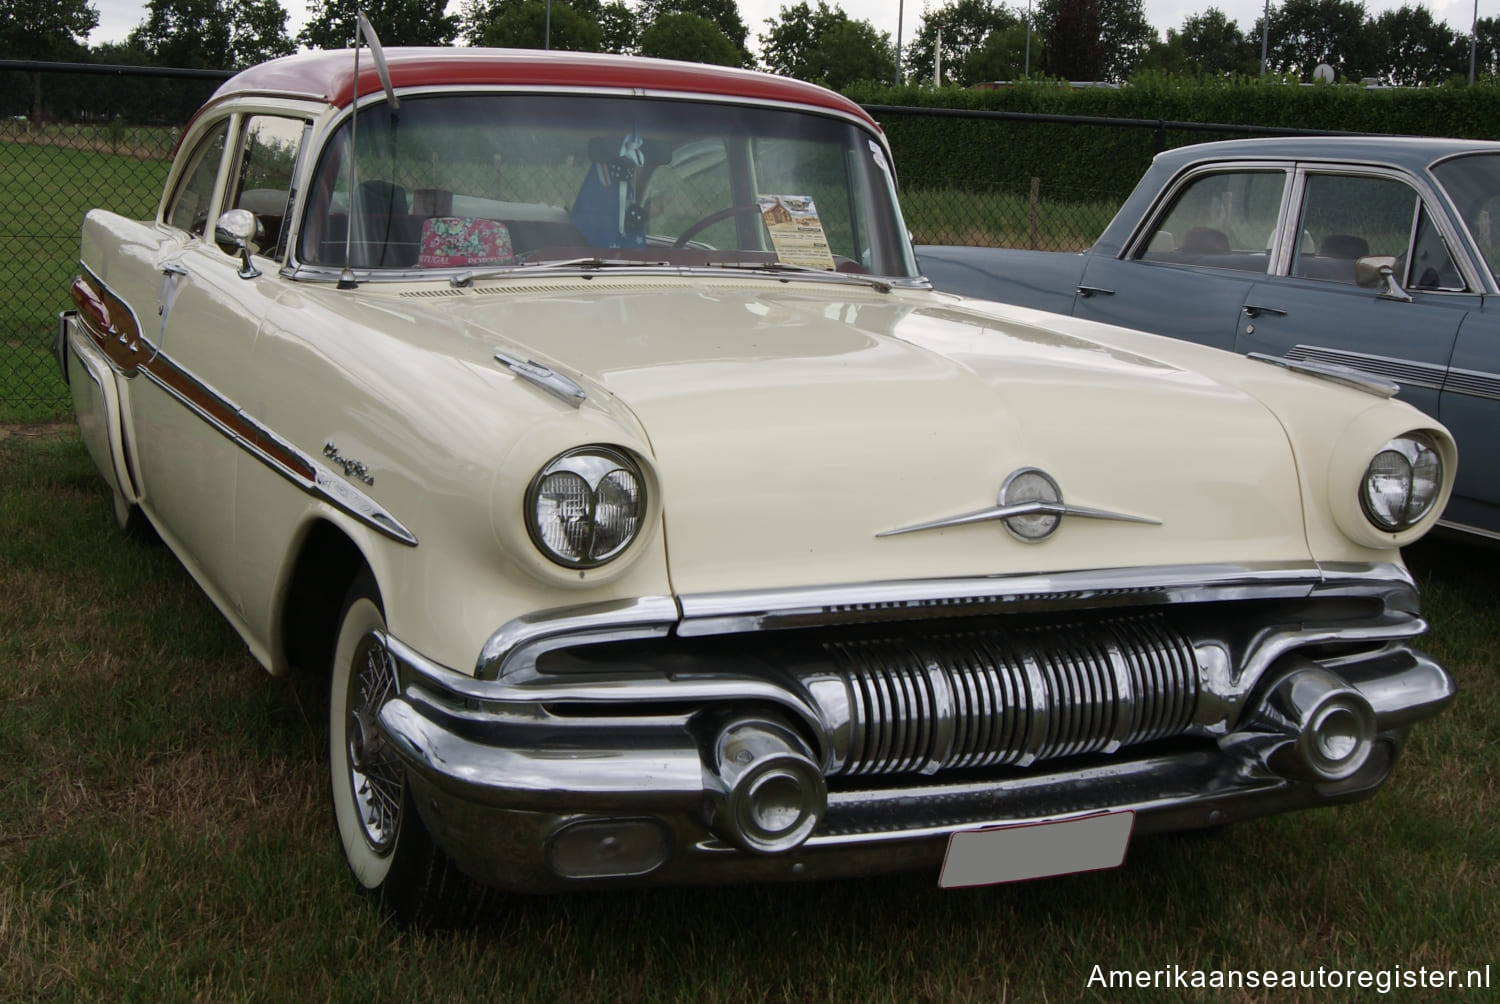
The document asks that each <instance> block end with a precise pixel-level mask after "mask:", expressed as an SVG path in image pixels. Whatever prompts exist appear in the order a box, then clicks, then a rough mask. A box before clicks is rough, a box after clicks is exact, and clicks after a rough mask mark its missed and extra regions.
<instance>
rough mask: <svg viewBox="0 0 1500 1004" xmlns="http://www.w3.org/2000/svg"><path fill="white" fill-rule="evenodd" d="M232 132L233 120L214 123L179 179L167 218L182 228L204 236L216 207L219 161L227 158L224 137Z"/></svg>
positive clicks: (198, 235) (168, 208)
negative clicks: (215, 187)
mask: <svg viewBox="0 0 1500 1004" xmlns="http://www.w3.org/2000/svg"><path fill="white" fill-rule="evenodd" d="M228 135H229V120H228V119H225V120H224V121H223V122H221V123H219V124H218V125H217V126H215V127H214V130H213V132H211V133H209V134H208V135H207V136H205V137H203V138H202V139H201V140H199V141H198V145H197V146H196V147H194V148H193V152H192V153H191V154H190V155H189V157H188V163H187V170H186V171H184V172H183V173H182V177H181V178H180V179H179V180H178V182H177V191H175V192H173V193H172V201H171V202H170V203H169V205H168V207H167V216H166V220H167V222H168V223H169V224H171V225H172V226H174V227H176V228H177V229H178V230H186V231H187V232H188V233H190V234H192V235H193V236H195V237H201V236H203V232H204V231H205V230H206V229H207V228H208V217H209V213H210V212H211V211H212V209H213V206H212V204H211V203H212V202H213V197H214V181H215V179H217V178H218V176H219V162H220V161H221V160H223V158H224V141H225V139H226V138H227V137H228Z"/></svg>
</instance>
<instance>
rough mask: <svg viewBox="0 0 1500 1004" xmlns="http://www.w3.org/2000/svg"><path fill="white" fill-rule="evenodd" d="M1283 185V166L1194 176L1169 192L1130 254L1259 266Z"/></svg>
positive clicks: (1266, 254)
mask: <svg viewBox="0 0 1500 1004" xmlns="http://www.w3.org/2000/svg"><path fill="white" fill-rule="evenodd" d="M1285 188H1286V172H1284V171H1218V172H1215V173H1212V174H1204V175H1201V176H1199V177H1197V178H1194V179H1193V180H1191V181H1190V182H1188V184H1187V185H1186V186H1185V187H1184V188H1183V189H1182V190H1181V191H1180V192H1178V193H1177V194H1176V196H1174V197H1173V199H1172V202H1171V205H1169V206H1168V207H1167V211H1166V212H1165V213H1164V214H1163V215H1162V216H1161V218H1160V219H1159V220H1158V221H1157V224H1156V226H1155V227H1154V228H1153V229H1152V231H1151V234H1150V236H1149V237H1148V238H1147V240H1146V242H1145V243H1144V245H1143V246H1142V247H1141V248H1140V249H1139V250H1138V251H1137V252H1136V257H1137V258H1139V259H1141V260H1143V261H1161V262H1175V263H1177V264H1182V265H1207V266H1209V267H1211V268H1229V269H1237V270H1239V271H1245V272H1265V271H1266V269H1267V266H1268V265H1269V263H1270V260H1271V246H1272V244H1273V243H1274V241H1275V237H1276V223H1277V220H1278V219H1279V218H1280V216H1281V195H1282V192H1283V191H1284V190H1285Z"/></svg>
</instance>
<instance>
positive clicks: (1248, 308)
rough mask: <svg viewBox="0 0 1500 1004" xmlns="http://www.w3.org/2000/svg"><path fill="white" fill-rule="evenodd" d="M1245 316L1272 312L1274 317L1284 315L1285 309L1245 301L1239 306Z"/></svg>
mask: <svg viewBox="0 0 1500 1004" xmlns="http://www.w3.org/2000/svg"><path fill="white" fill-rule="evenodd" d="M1240 309H1241V310H1243V311H1244V312H1245V316H1246V317H1259V316H1260V315H1261V314H1272V315H1274V316H1276V317H1285V316H1286V311H1284V310H1282V309H1281V308H1280V307H1262V306H1260V305H1259V304H1254V303H1247V304H1245V305H1244V306H1243V307H1241V308H1240Z"/></svg>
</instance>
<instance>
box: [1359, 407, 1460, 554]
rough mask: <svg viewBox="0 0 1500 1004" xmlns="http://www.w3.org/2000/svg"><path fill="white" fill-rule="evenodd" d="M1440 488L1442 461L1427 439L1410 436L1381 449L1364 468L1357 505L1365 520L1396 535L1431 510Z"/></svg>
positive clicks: (1419, 435)
mask: <svg viewBox="0 0 1500 1004" xmlns="http://www.w3.org/2000/svg"><path fill="white" fill-rule="evenodd" d="M1442 488H1443V460H1442V457H1440V456H1439V455H1438V451H1437V447H1436V446H1435V445H1434V444H1433V443H1432V441H1431V440H1430V439H1428V438H1427V436H1425V435H1423V434H1422V433H1419V432H1409V433H1407V434H1406V435H1404V436H1398V437H1396V438H1395V439H1393V440H1391V441H1390V442H1389V443H1386V444H1385V446H1383V447H1381V449H1380V452H1379V453H1377V454H1375V459H1373V460H1371V461H1370V466H1369V467H1367V468H1365V477H1364V482H1363V484H1362V485H1361V487H1360V492H1359V501H1360V505H1361V506H1362V507H1363V508H1364V511H1365V517H1366V518H1367V519H1368V520H1369V521H1370V522H1371V523H1373V524H1375V525H1376V526H1377V527H1379V528H1380V529H1382V530H1385V531H1387V532H1390V533H1396V532H1398V531H1401V530H1405V529H1407V528H1409V527H1412V526H1415V525H1416V524H1417V523H1418V522H1420V521H1421V519H1422V517H1424V516H1426V515H1427V514H1428V512H1430V511H1431V510H1432V505H1433V503H1434V502H1435V501H1437V498H1438V495H1439V494H1440V493H1441V492H1442Z"/></svg>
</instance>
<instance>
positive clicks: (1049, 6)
mask: <svg viewBox="0 0 1500 1004" xmlns="http://www.w3.org/2000/svg"><path fill="white" fill-rule="evenodd" d="M1037 21H1038V23H1039V24H1040V25H1041V28H1042V37H1043V40H1044V41H1043V45H1042V69H1043V70H1045V71H1046V72H1047V73H1049V74H1051V75H1052V76H1054V77H1061V78H1063V79H1064V80H1103V79H1104V61H1105V56H1106V53H1105V51H1104V42H1103V40H1102V38H1101V29H1100V24H1101V23H1102V22H1101V12H1100V9H1099V0H1044V2H1043V3H1042V4H1041V6H1040V8H1039V9H1038V11H1037Z"/></svg>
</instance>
